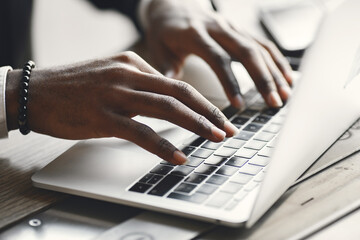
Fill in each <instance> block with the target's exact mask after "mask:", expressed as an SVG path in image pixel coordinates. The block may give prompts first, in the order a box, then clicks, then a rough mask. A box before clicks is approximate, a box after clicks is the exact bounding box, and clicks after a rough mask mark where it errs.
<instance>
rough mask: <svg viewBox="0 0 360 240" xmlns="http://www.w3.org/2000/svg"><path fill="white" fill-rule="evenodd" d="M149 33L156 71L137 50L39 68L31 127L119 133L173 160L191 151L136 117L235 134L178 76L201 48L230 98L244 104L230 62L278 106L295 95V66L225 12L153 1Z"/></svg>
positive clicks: (12, 83) (12, 122) (14, 83)
mask: <svg viewBox="0 0 360 240" xmlns="http://www.w3.org/2000/svg"><path fill="white" fill-rule="evenodd" d="M146 20H147V25H148V26H147V29H146V39H147V42H148V45H149V49H150V51H151V53H152V54H151V55H152V59H153V60H154V63H155V64H156V66H157V67H158V69H159V70H160V71H161V72H162V73H163V74H164V75H165V76H164V75H162V74H161V73H160V72H158V71H157V70H155V69H154V68H153V67H151V66H150V65H149V64H147V63H146V62H145V61H144V60H143V59H141V58H140V57H139V56H137V55H136V54H134V53H132V52H124V53H121V54H119V55H117V56H114V57H109V58H102V59H97V60H92V61H88V62H83V63H76V64H71V65H67V66H59V67H54V68H51V69H41V68H39V69H38V68H35V69H34V70H33V72H32V74H31V81H30V85H29V102H28V104H27V107H28V125H29V128H30V129H31V130H32V131H35V132H38V133H42V134H47V135H50V136H54V137H59V138H65V139H88V138H101V137H118V138H123V139H126V140H129V141H132V142H134V143H135V144H137V145H139V146H140V147H142V148H144V149H146V150H148V151H149V152H152V153H154V154H156V155H158V156H159V157H160V158H163V159H164V160H166V161H169V162H171V163H174V164H184V163H185V162H186V156H185V155H184V154H183V153H182V152H181V151H179V150H178V149H177V148H176V147H175V146H173V145H172V144H171V143H170V142H168V141H167V140H166V139H163V138H162V137H160V136H159V135H157V134H156V133H155V132H154V131H153V130H152V129H151V128H150V127H148V126H146V125H144V124H142V123H139V122H137V121H135V120H133V119H132V117H134V116H136V115H144V116H149V117H155V118H160V119H164V120H167V121H170V122H173V123H175V124H177V125H179V126H181V127H184V128H186V129H188V130H190V131H192V132H194V133H196V134H198V135H200V136H203V137H205V138H207V139H209V140H211V141H215V142H219V141H222V140H223V139H224V138H225V136H227V137H231V136H233V135H235V134H236V133H237V131H238V129H237V128H236V127H235V126H233V125H232V124H231V123H230V122H229V121H228V120H227V119H226V117H225V116H224V115H223V114H222V113H221V111H220V110H219V109H218V108H217V107H215V106H214V105H213V104H211V103H210V102H209V101H208V100H206V99H205V98H204V97H203V96H202V95H201V94H200V93H199V92H197V91H196V90H195V89H194V88H193V87H191V86H190V85H189V84H187V83H184V82H182V81H178V80H175V79H174V78H178V77H179V76H180V73H181V68H182V66H183V64H184V60H185V58H186V57H187V56H188V55H190V54H196V55H198V56H199V57H201V58H203V59H204V60H205V62H207V63H208V64H209V66H210V67H211V68H212V69H213V70H214V72H215V73H216V75H217V76H218V78H219V80H220V81H221V83H222V86H223V88H224V90H225V92H226V94H227V97H228V99H229V100H230V102H231V104H232V105H233V106H235V107H238V108H242V107H244V101H243V99H242V96H241V94H240V87H239V85H238V83H237V81H236V79H235V76H234V74H233V72H232V71H231V68H230V63H231V61H232V60H236V61H240V62H241V63H242V64H243V65H244V66H245V68H246V69H247V71H248V72H249V74H250V76H251V77H252V79H253V80H254V82H255V85H256V87H257V88H258V90H259V92H260V93H261V94H262V96H263V98H264V99H265V101H266V103H267V104H268V105H269V106H272V107H280V106H281V105H282V102H283V101H286V100H287V99H288V97H289V96H290V94H291V89H290V85H291V83H292V79H291V76H290V75H291V69H290V66H289V65H288V63H287V62H286V60H285V58H284V57H283V56H282V55H281V54H280V52H279V51H278V50H277V49H276V48H275V47H274V45H273V44H272V43H270V42H268V41H260V40H258V39H254V38H253V37H251V36H249V35H248V34H246V33H244V32H243V31H240V30H239V29H237V28H236V27H234V26H232V25H231V24H230V23H228V22H227V21H226V20H225V19H224V18H223V17H222V16H221V15H219V14H217V13H215V12H213V11H209V10H204V9H202V8H201V7H200V6H198V5H197V4H196V1H193V0H182V1H178V0H153V1H152V2H151V3H150V4H149V7H148V10H147V15H146ZM21 76H22V73H21V70H14V71H10V72H9V73H8V79H7V85H6V111H7V124H8V129H9V130H14V129H16V128H17V115H18V113H17V108H18V102H17V101H18V97H19V96H18V93H19V85H20V80H21Z"/></svg>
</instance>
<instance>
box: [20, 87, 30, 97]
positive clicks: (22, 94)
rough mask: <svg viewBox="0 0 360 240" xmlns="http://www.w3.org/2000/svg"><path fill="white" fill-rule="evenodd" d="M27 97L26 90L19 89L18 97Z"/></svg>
mask: <svg viewBox="0 0 360 240" xmlns="http://www.w3.org/2000/svg"><path fill="white" fill-rule="evenodd" d="M27 95H28V90H27V89H24V88H22V89H20V96H21V97H27Z"/></svg>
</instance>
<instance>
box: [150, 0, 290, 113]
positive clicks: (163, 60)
mask: <svg viewBox="0 0 360 240" xmlns="http://www.w3.org/2000/svg"><path fill="white" fill-rule="evenodd" d="M146 17H147V20H148V21H147V29H146V37H147V41H148V44H149V49H150V51H151V53H152V54H151V57H152V58H153V60H154V63H155V64H156V65H157V66H158V67H159V69H160V70H161V71H162V72H163V73H164V74H165V76H168V77H177V75H178V74H179V73H180V71H181V68H182V66H183V64H184V60H185V58H186V57H187V56H188V55H189V54H196V55H198V56H199V57H201V58H202V59H204V60H205V61H206V62H207V63H208V64H209V66H210V67H211V68H212V69H213V70H214V72H215V73H216V75H217V77H218V78H219V80H220V81H221V83H222V85H223V87H224V90H225V92H226V94H227V97H228V99H229V100H230V102H231V103H232V105H233V106H235V107H242V106H243V104H244V102H243V100H242V98H241V95H240V89H239V86H238V83H237V80H236V78H235V76H234V74H233V72H232V70H231V67H230V64H231V61H232V60H235V61H239V62H241V63H242V64H243V65H244V66H245V68H246V69H247V71H248V72H249V74H250V76H251V77H252V79H253V81H254V82H255V85H256V87H257V89H258V90H259V92H260V93H261V94H262V96H263V98H264V99H265V101H266V103H267V104H268V105H269V106H271V107H280V106H281V105H282V101H285V100H287V99H288V97H289V95H290V94H291V89H290V87H289V86H290V85H291V84H292V78H291V68H290V66H289V64H288V63H287V61H286V59H285V58H284V57H283V56H282V55H281V53H280V52H279V50H278V49H277V48H276V47H275V46H274V44H273V43H271V42H269V41H265V40H263V41H259V40H256V39H254V38H253V37H251V36H249V35H247V34H246V33H244V32H242V31H239V30H238V29H236V28H235V27H234V26H232V25H231V24H229V23H228V22H227V21H226V20H225V19H224V18H223V17H222V16H221V15H219V14H217V13H216V12H213V11H210V10H206V9H202V8H201V7H200V6H199V5H198V3H197V1H194V0H180V1H179V0H152V1H151V3H150V5H149V7H148V11H147V16H146Z"/></svg>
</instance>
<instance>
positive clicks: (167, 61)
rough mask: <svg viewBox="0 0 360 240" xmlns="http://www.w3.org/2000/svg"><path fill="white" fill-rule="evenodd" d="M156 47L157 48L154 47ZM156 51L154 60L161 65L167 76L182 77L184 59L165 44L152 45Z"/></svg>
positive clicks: (157, 64)
mask: <svg viewBox="0 0 360 240" xmlns="http://www.w3.org/2000/svg"><path fill="white" fill-rule="evenodd" d="M154 48H155V49H154ZM151 51H154V54H152V56H153V61H154V63H155V65H156V66H158V67H159V69H160V72H162V73H163V74H164V75H165V76H166V77H169V78H175V79H180V78H181V77H182V74H183V72H182V71H181V68H182V65H183V62H184V59H180V58H179V57H178V56H177V55H175V54H174V53H172V52H171V51H170V50H168V49H166V48H165V46H164V45H160V44H155V47H152V50H151Z"/></svg>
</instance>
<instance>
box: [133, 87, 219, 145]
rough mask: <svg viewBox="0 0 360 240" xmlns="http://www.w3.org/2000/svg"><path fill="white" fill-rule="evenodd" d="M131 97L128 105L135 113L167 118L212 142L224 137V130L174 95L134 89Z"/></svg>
mask: <svg viewBox="0 0 360 240" xmlns="http://www.w3.org/2000/svg"><path fill="white" fill-rule="evenodd" d="M131 99H132V101H131V102H130V103H129V106H128V107H129V108H131V109H133V111H134V113H135V114H139V115H144V116H147V117H154V118H158V119H163V120H167V121H169V122H172V123H174V124H176V125H178V126H181V127H183V128H185V129H188V130H190V131H192V132H194V133H196V134H198V135H200V136H202V137H205V138H207V139H209V140H211V141H214V142H220V141H222V140H224V138H225V135H226V133H225V132H224V131H222V130H221V129H219V128H218V127H216V126H215V125H214V124H212V123H211V122H210V121H209V120H208V119H207V118H206V117H204V116H203V115H200V114H198V113H196V112H194V111H193V110H192V109H190V108H189V107H187V106H186V105H184V104H183V103H181V102H180V101H179V100H177V99H176V98H174V97H171V96H166V95H161V94H154V93H149V92H136V91H134V92H133V93H132V94H131Z"/></svg>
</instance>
